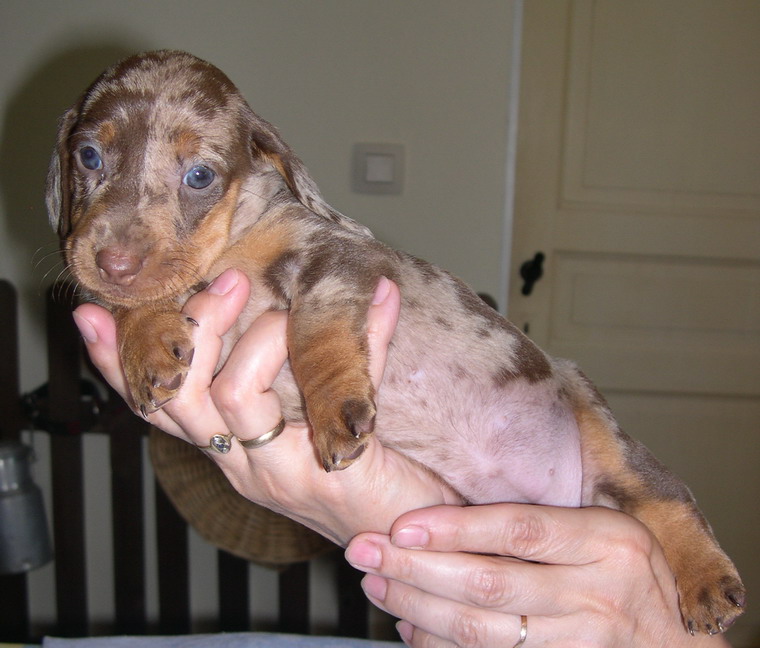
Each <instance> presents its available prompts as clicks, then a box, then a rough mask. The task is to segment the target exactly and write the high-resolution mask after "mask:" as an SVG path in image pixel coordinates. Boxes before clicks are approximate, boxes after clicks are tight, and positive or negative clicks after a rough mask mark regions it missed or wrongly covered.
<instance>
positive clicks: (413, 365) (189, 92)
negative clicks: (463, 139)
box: [47, 51, 745, 633]
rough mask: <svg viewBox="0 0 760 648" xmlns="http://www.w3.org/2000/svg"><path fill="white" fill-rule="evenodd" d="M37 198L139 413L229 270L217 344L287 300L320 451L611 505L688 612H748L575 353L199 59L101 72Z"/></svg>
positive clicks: (692, 620)
mask: <svg viewBox="0 0 760 648" xmlns="http://www.w3.org/2000/svg"><path fill="white" fill-rule="evenodd" d="M47 202H48V209H49V214H50V221H51V223H52V225H53V227H54V228H55V229H56V230H57V231H58V233H59V235H60V238H61V241H62V249H63V254H64V257H65V262H66V264H67V267H68V269H69V270H70V272H71V274H72V275H73V277H74V279H75V280H76V282H77V284H78V286H79V288H80V290H81V293H82V296H83V297H84V299H88V300H91V301H94V302H97V303H99V304H102V305H104V306H106V307H108V308H109V309H110V310H111V312H112V313H113V315H114V317H115V319H116V323H117V330H118V340H119V349H120V354H121V359H122V362H123V365H124V371H125V374H126V377H127V381H128V385H129V389H130V391H131V397H132V401H133V403H132V404H133V406H134V408H135V410H137V411H141V412H143V414H145V413H148V412H152V411H155V410H157V409H158V408H160V407H161V406H162V405H164V404H165V403H166V402H167V401H168V400H169V399H171V398H172V397H173V396H174V395H175V394H176V393H177V391H178V390H179V389H180V387H181V386H182V382H183V378H184V376H185V375H186V373H187V371H188V369H189V367H190V363H191V360H192V355H193V322H192V321H189V320H188V319H187V318H186V317H185V316H184V315H183V314H182V313H181V309H182V306H183V304H184V303H185V301H186V300H187V299H188V297H189V296H190V295H192V294H193V293H195V292H197V291H198V290H200V289H202V288H203V287H204V286H206V285H207V284H208V282H209V281H211V280H212V279H213V278H214V277H216V276H217V275H219V274H220V273H221V272H222V271H223V270H225V269H227V268H230V267H236V268H239V269H241V270H242V271H243V272H245V273H246V274H247V276H248V277H249V278H250V280H251V286H252V289H251V297H250V301H249V303H248V305H247V307H246V310H245V312H244V314H243V315H242V316H241V317H240V320H239V322H238V323H237V325H236V327H235V329H234V330H233V331H231V332H230V333H229V334H228V336H227V339H226V341H225V351H224V354H225V356H226V354H227V353H228V352H229V349H230V348H231V346H232V345H233V344H234V342H235V340H236V339H237V338H238V337H239V335H240V333H241V332H242V331H243V330H245V328H246V327H247V326H248V325H249V324H250V323H251V322H252V321H253V319H254V318H256V317H257V316H258V315H260V314H261V313H262V312H264V311H266V310H271V309H287V310H289V312H290V317H289V324H288V326H289V330H288V344H289V351H290V360H289V365H287V366H286V367H285V368H284V369H283V371H282V372H281V374H280V376H279V378H278V379H277V382H276V384H275V389H276V390H277V392H278V393H279V394H280V397H281V399H282V402H283V413H284V415H285V417H286V418H288V419H291V420H303V419H304V417H306V418H308V420H309V422H310V424H311V426H312V428H313V431H314V443H315V446H316V452H317V454H318V456H319V458H320V460H321V461H322V464H323V465H324V467H325V469H326V470H333V469H343V468H346V467H348V466H349V465H350V464H351V463H352V462H353V461H355V460H357V458H358V457H359V456H360V455H361V452H362V450H363V448H364V442H365V437H366V435H368V434H370V433H372V432H373V431H374V432H375V433H376V434H377V435H378V436H379V438H380V439H381V440H382V442H383V443H384V444H385V445H387V446H390V447H392V448H395V449H397V450H398V451H400V452H402V453H404V454H406V455H407V456H409V457H411V458H412V459H414V460H415V461H417V462H419V463H421V464H423V465H424V466H427V468H429V469H430V470H432V471H433V472H434V473H436V474H437V475H439V476H440V478H441V479H443V480H444V481H445V482H447V483H448V484H449V485H451V486H452V487H453V488H454V489H456V491H458V492H459V493H460V494H461V495H462V497H463V499H464V500H465V501H467V502H469V503H472V504H482V503H490V502H502V501H511V502H532V503H537V504H553V505H559V506H574V507H578V506H590V505H602V506H608V507H613V508H616V509H620V510H622V511H625V512H627V513H630V514H631V515H634V516H635V517H637V518H638V519H640V520H641V521H642V522H644V523H645V524H646V525H647V526H648V527H649V529H651V531H652V532H653V533H654V534H655V535H656V537H657V538H658V540H659V541H660V542H661V543H662V546H663V547H664V550H665V554H666V556H667V559H668V561H669V564H670V566H671V568H672V570H673V572H674V574H675V577H676V579H677V586H678V591H679V595H680V605H681V611H682V615H683V620H684V623H685V626H686V628H687V629H688V630H690V631H691V632H697V631H698V632H707V633H715V632H719V631H722V630H723V629H725V628H727V627H728V626H729V625H731V623H732V622H733V621H734V620H735V618H736V617H737V616H738V615H739V614H741V612H742V609H743V606H744V601H745V592H744V587H743V585H742V582H741V580H740V578H739V575H738V574H737V572H736V569H735V568H734V566H733V564H732V563H731V561H730V560H729V558H728V557H727V556H726V555H725V554H724V553H723V551H722V550H721V549H720V548H719V546H718V544H717V542H716V540H715V538H714V536H713V534H712V532H711V530H710V527H709V525H708V523H707V521H706V520H705V518H704V517H703V516H702V514H701V513H700V511H699V510H698V508H697V506H696V504H695V502H694V499H693V497H692V495H691V493H690V492H689V490H688V488H687V487H686V486H685V485H684V484H683V483H681V481H679V480H678V479H677V478H676V477H675V476H673V475H672V474H671V473H670V472H668V470H667V469H666V468H664V467H663V466H662V465H661V464H660V463H659V462H658V461H657V460H656V459H655V458H654V457H653V456H652V455H651V454H650V453H649V452H648V451H647V450H646V449H645V448H644V447H643V446H642V445H641V444H639V443H638V442H636V441H634V440H632V439H631V438H630V437H628V436H627V435H626V434H624V433H623V432H622V431H621V430H620V429H619V427H618V425H617V424H616V422H615V419H614V418H613V416H612V414H611V413H610V411H609V409H608V407H607V405H606V404H605V401H604V399H603V398H602V396H601V395H600V394H599V393H598V392H597V390H596V389H595V388H594V386H593V385H592V384H591V383H590V382H589V380H588V379H587V378H586V377H585V376H584V375H583V374H582V373H581V372H580V371H579V370H578V369H577V368H576V367H575V365H573V364H572V363H570V362H567V361H563V360H557V359H554V358H551V357H549V356H547V355H546V354H545V353H544V352H543V351H541V350H540V349H539V348H537V347H536V346H535V345H534V344H533V343H532V342H531V341H530V340H529V339H528V338H527V337H525V336H524V335H523V334H522V333H521V331H520V330H518V329H517V328H516V327H515V326H513V325H512V324H511V323H509V322H508V321H507V320H505V319H503V318H502V317H500V316H499V315H498V314H497V313H496V312H495V311H494V310H492V309H491V308H489V307H488V306H486V305H485V304H484V303H483V302H482V300H481V299H479V298H478V297H477V296H476V295H475V294H474V293H473V292H471V291H470V289H469V288H467V287H466V286H465V285H464V284H463V283H462V282H460V281H459V280H457V279H456V278H454V277H452V276H451V275H449V274H448V273H446V272H445V271H443V270H441V269H439V268H437V267H435V266H433V265H431V264H429V263H426V262H424V261H421V260H419V259H416V258H414V257H412V256H410V255H407V254H404V253H402V252H397V251H395V250H393V249H390V248H389V247H387V246H386V245H384V244H383V243H380V242H379V241H377V240H376V239H375V238H374V237H373V236H372V234H371V233H370V232H369V230H368V229H367V228H365V227H363V226H362V225H359V224H358V223H356V222H355V221H353V220H351V219H349V218H347V217H345V216H343V215H342V214H340V213H338V212H337V211H335V210H334V209H333V208H332V207H330V205H328V204H327V203H326V202H325V201H324V199H323V198H322V196H321V195H320V193H319V190H318V189H317V187H316V185H315V183H314V181H313V180H312V178H311V177H310V176H309V174H308V172H307V171H306V169H305V168H304V166H303V164H302V163H301V161H300V160H299V159H298V158H297V157H296V156H295V154H294V153H293V152H292V151H291V149H290V148H289V147H288V146H287V144H285V142H283V140H282V139H281V138H280V136H279V134H278V133H277V131H276V130H275V128H274V127H273V126H271V125H270V124H269V123H267V122H266V121H264V120H263V119H261V118H260V117H258V116H257V115H256V114H255V113H254V112H253V111H252V110H251V108H250V107H249V106H248V104H247V103H246V101H245V100H244V99H243V97H242V96H241V95H240V93H239V91H238V90H237V89H236V87H235V86H234V85H233V84H232V82H231V81H230V80H229V79H228V78H227V77H226V76H225V75H224V74H223V73H222V72H221V71H219V70H218V69H217V68H215V67H214V66H212V65H210V64H209V63H206V62H204V61H201V60H199V59H197V58H195V57H193V56H191V55H189V54H186V53H183V52H174V51H158V52H149V53H145V54H140V55H137V56H134V57H131V58H129V59H126V60H124V61H122V62H120V63H118V64H116V65H114V66H113V67H111V68H109V69H108V70H106V71H105V72H104V73H103V74H102V75H101V76H100V77H99V78H98V79H97V80H96V81H95V82H94V83H93V85H92V86H90V88H89V89H87V90H86V92H85V93H84V95H83V96H82V97H81V98H80V99H79V100H78V101H77V103H76V104H75V105H74V106H73V107H72V108H71V109H70V110H68V112H66V114H65V115H64V116H63V118H62V119H61V122H60V129H59V132H58V141H57V147H56V150H55V153H54V155H53V158H52V161H51V166H50V172H49V177H48V190H47ZM381 276H385V277H388V278H390V279H392V280H393V281H395V282H396V283H397V284H398V285H399V287H400V290H401V295H402V308H401V315H400V322H399V325H398V328H397V330H396V333H395V337H394V339H393V343H392V345H391V348H390V352H389V358H388V364H387V369H386V373H385V377H384V379H383V384H382V390H381V393H379V394H377V395H376V394H375V392H374V390H373V387H372V384H371V382H370V379H369V376H368V371H367V366H368V358H367V340H366V331H365V319H366V315H367V309H368V306H369V304H370V300H371V298H372V295H373V292H374V289H375V286H376V284H377V282H378V280H379V278H380V277H381ZM581 465H582V470H581V469H580V466H581Z"/></svg>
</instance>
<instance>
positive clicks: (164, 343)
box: [121, 312, 197, 416]
mask: <svg viewBox="0 0 760 648" xmlns="http://www.w3.org/2000/svg"><path fill="white" fill-rule="evenodd" d="M196 326H197V322H195V320H193V319H191V318H189V317H187V316H185V315H183V314H181V313H176V312H165V313H156V314H154V315H153V316H151V317H150V318H149V319H145V320H143V322H142V324H141V326H140V327H136V328H135V329H134V330H133V331H132V334H131V335H129V336H128V337H127V338H126V339H125V340H124V341H123V342H122V344H121V352H122V363H123V365H124V373H125V375H126V378H127V385H128V386H129V391H130V394H131V396H132V400H133V403H134V406H135V408H136V409H137V410H138V411H140V412H141V413H142V414H143V416H145V415H147V414H150V413H152V412H155V411H156V410H158V409H160V408H161V407H163V406H164V405H165V404H166V403H167V402H169V401H170V400H171V399H172V398H174V396H175V395H176V394H177V392H178V391H179V389H180V387H182V383H183V382H184V380H185V376H186V375H187V372H188V370H189V369H190V364H191V363H192V360H193V353H194V352H195V345H194V343H193V338H192V331H193V329H194V328H195V327H196Z"/></svg>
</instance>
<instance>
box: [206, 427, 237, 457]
mask: <svg viewBox="0 0 760 648" xmlns="http://www.w3.org/2000/svg"><path fill="white" fill-rule="evenodd" d="M230 448H232V432H230V433H229V434H215V435H214V436H212V437H211V438H210V439H209V440H208V445H206V446H198V449H199V450H213V451H214V452H218V453H219V454H227V453H228V452H229V451H230Z"/></svg>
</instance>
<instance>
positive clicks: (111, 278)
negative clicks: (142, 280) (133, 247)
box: [95, 248, 143, 286]
mask: <svg viewBox="0 0 760 648" xmlns="http://www.w3.org/2000/svg"><path fill="white" fill-rule="evenodd" d="M95 263H96V264H97V266H98V269H99V270H100V277H101V278H102V279H103V281H107V282H108V283H112V284H117V285H119V286H129V285H130V284H131V283H132V282H133V281H134V280H135V277H136V276H137V275H138V274H139V273H140V270H141V269H142V266H143V259H142V258H140V257H137V256H135V255H134V254H129V253H128V252H123V251H119V250H115V249H113V248H103V249H102V250H100V251H99V252H98V253H97V254H96V255H95Z"/></svg>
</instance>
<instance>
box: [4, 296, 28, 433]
mask: <svg viewBox="0 0 760 648" xmlns="http://www.w3.org/2000/svg"><path fill="white" fill-rule="evenodd" d="M0 358H1V359H2V360H1V361H0V412H2V418H0V438H2V439H16V440H17V439H18V438H19V436H20V434H21V429H22V427H23V423H22V416H21V401H20V395H21V394H20V392H19V360H18V307H17V300H16V291H15V290H14V288H13V286H11V284H9V283H8V282H7V281H0Z"/></svg>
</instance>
